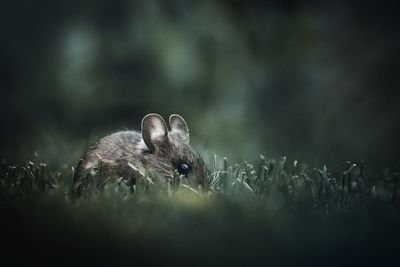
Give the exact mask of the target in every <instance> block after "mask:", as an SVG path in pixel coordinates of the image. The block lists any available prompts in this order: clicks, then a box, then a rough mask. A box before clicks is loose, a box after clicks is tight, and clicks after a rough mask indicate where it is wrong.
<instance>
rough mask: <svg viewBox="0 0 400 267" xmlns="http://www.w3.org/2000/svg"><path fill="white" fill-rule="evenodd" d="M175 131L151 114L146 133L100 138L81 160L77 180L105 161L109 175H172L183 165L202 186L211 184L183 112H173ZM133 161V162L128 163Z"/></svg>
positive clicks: (105, 172)
mask: <svg viewBox="0 0 400 267" xmlns="http://www.w3.org/2000/svg"><path fill="white" fill-rule="evenodd" d="M169 123H170V126H171V130H168V128H167V126H166V123H165V121H164V120H163V119H162V117H161V116H160V115H158V114H148V115H147V116H145V117H144V118H143V121H142V132H141V133H139V132H136V131H121V132H116V133H113V134H111V135H108V136H105V137H103V138H102V139H100V140H99V141H98V142H97V143H96V144H95V145H93V146H92V147H90V148H89V150H88V151H87V152H86V153H85V154H84V156H83V158H82V160H81V162H80V163H79V165H78V167H77V170H76V175H75V178H74V183H75V184H76V183H77V182H78V181H79V180H80V179H82V178H83V177H84V175H85V173H87V172H88V171H90V169H92V168H93V167H96V166H97V165H98V164H99V162H101V171H102V174H103V175H104V176H106V177H116V178H119V177H123V178H129V177H133V176H134V175H135V170H134V169H133V168H132V165H133V166H134V167H136V168H137V169H138V170H145V171H146V172H148V173H153V174H156V175H157V176H158V177H163V178H172V177H174V172H175V171H176V170H177V169H178V168H179V166H180V164H182V163H185V164H186V163H187V164H189V165H190V167H191V171H190V173H188V174H187V175H186V176H187V177H192V178H194V181H195V182H196V183H197V184H199V185H202V186H207V185H208V170H207V168H206V166H205V164H204V162H203V160H202V159H201V158H200V157H199V156H198V155H197V153H196V152H195V151H194V150H193V149H192V147H191V146H190V145H189V130H188V128H187V125H186V122H185V121H184V120H183V118H182V117H180V116H179V115H171V116H170V120H169ZM128 163H129V164H128ZM129 165H131V166H129Z"/></svg>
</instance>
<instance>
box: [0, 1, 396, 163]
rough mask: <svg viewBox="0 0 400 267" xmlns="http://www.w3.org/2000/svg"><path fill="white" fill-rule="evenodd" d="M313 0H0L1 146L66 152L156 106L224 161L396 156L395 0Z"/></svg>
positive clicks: (55, 159)
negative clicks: (261, 156) (178, 119)
mask: <svg viewBox="0 0 400 267" xmlns="http://www.w3.org/2000/svg"><path fill="white" fill-rule="evenodd" d="M316 2H317V1H315V2H314V1H304V2H295V1H211V0H209V1H128V0H114V1H94V0H83V1H79V2H73V1H65V0H61V1H51V0H47V1H46V0H41V1H2V3H1V4H0V5H1V8H0V10H1V11H0V13H1V16H0V29H1V31H0V32H1V42H0V55H1V61H0V70H1V72H0V73H1V78H0V87H1V93H0V101H1V102H0V125H1V134H0V135H1V136H0V137H1V138H0V147H1V150H0V157H2V158H7V159H9V160H11V161H23V160H28V159H30V158H31V157H33V153H34V152H37V153H38V154H39V156H40V157H41V158H42V159H44V160H46V161H48V162H50V163H51V164H73V163H74V162H76V160H77V159H78V158H79V156H80V154H81V153H82V152H83V150H84V149H85V147H86V146H87V145H88V144H89V143H90V142H91V141H93V140H95V139H96V138H97V137H100V136H102V135H104V134H106V133H109V132H112V131H115V130H118V129H124V128H132V129H138V127H139V126H140V121H141V119H142V117H143V116H144V115H145V114H147V113H149V112H157V113H160V114H162V115H163V116H164V117H167V116H169V114H171V113H178V114H181V115H182V116H183V117H184V118H185V119H186V120H187V122H188V124H189V126H190V128H191V133H192V141H193V143H194V145H195V146H196V147H197V148H198V149H199V150H200V151H202V152H204V153H209V154H212V153H217V154H218V155H226V156H228V157H229V158H230V159H232V160H246V159H247V160H249V159H252V158H254V157H257V156H258V154H260V153H262V154H265V155H266V156H267V157H278V156H281V155H287V156H288V157H289V158H291V159H300V160H302V161H306V162H308V163H309V164H311V165H313V166H315V165H320V164H323V163H327V164H328V165H330V166H335V165H336V166H337V165H340V164H342V163H343V162H344V161H345V160H365V161H367V162H370V165H373V166H376V167H377V168H383V167H385V166H392V168H393V166H398V165H400V164H399V161H398V160H399V156H398V155H399V151H398V148H399V147H400V138H399V136H400V130H399V129H400V127H399V121H400V117H399V116H398V114H399V111H400V107H399V104H398V97H397V90H398V77H399V76H398V70H399V66H398V65H399V63H398V62H399V51H400V49H399V42H398V41H399V38H398V28H399V27H398V26H399V25H398V24H399V23H398V11H397V9H396V8H395V4H393V3H391V2H390V1H384V2H383V1H380V2H379V1H363V2H359V3H357V4H353V3H352V2H349V1H324V2H323V3H316ZM393 2H394V1H393Z"/></svg>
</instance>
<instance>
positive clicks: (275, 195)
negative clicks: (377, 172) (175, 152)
mask: <svg viewBox="0 0 400 267" xmlns="http://www.w3.org/2000/svg"><path fill="white" fill-rule="evenodd" d="M212 165H213V166H212V168H213V172H212V178H213V180H212V187H211V189H210V191H208V192H204V191H202V190H201V188H192V187H190V186H189V185H188V184H187V183H186V182H185V179H184V177H182V176H179V175H178V174H177V175H176V176H175V177H174V179H173V180H171V181H169V182H168V183H167V184H166V186H165V184H164V185H161V184H156V183H154V182H152V178H151V177H149V176H148V175H147V174H145V173H138V175H137V176H136V177H129V178H128V179H122V178H121V179H118V180H111V179H106V177H101V167H99V168H97V169H96V170H93V172H92V173H89V174H88V177H87V179H88V180H87V181H88V182H89V181H93V184H92V185H91V186H88V185H86V186H85V187H83V189H84V190H83V192H82V194H81V195H80V196H79V197H77V196H76V195H73V194H71V192H72V191H73V186H72V176H73V171H74V170H73V168H65V169H61V170H57V171H54V170H50V169H49V168H48V167H47V166H46V164H44V163H40V162H27V163H26V164H24V165H23V166H14V165H10V164H7V163H6V162H4V161H3V162H2V164H1V176H0V192H1V209H2V210H1V212H2V214H4V215H5V216H4V219H3V220H2V224H3V225H4V226H2V228H1V229H2V231H3V235H2V236H3V239H2V242H3V245H7V246H8V249H7V250H5V251H3V253H5V254H4V255H5V256H6V257H5V258H4V259H5V260H6V261H8V260H10V261H12V262H14V263H15V262H16V263H19V262H25V260H26V261H30V262H31V261H38V262H43V261H44V262H47V263H50V262H53V263H57V262H58V263H57V264H68V265H69V264H76V263H79V264H84V263H88V264H98V265H110V264H111V265H120V264H126V263H129V262H132V263H134V262H135V263H141V262H144V263H148V264H150V263H165V264H183V263H190V265H199V266H201V265H204V264H208V265H221V264H231V265H249V264H250V265H251V264H263V263H270V264H275V265H284V264H292V263H294V262H296V264H298V265H308V264H311V263H313V264H314V263H325V261H326V257H327V256H330V257H332V260H331V262H330V263H340V262H342V261H348V262H354V263H364V264H373V263H376V262H379V263H382V264H384V263H390V262H391V261H392V260H393V259H394V255H395V254H393V253H394V252H393V250H394V249H395V248H396V244H397V240H398V239H397V238H398V232H399V230H398V229H399V228H398V227H399V225H398V222H399V196H397V195H396V194H397V192H398V191H397V186H398V174H397V173H396V174H389V173H387V175H385V176H371V175H368V174H366V173H365V170H364V167H365V166H364V164H357V165H356V164H351V163H349V164H348V169H347V170H345V171H344V172H342V173H340V172H339V173H337V174H332V173H330V172H329V171H328V169H327V167H326V166H323V167H322V168H321V169H307V168H305V167H304V165H302V164H300V163H299V162H297V161H295V162H293V163H292V162H288V161H287V159H286V158H285V157H283V158H281V159H280V160H266V159H265V157H263V156H261V157H260V158H259V159H258V160H255V161H247V162H242V163H237V164H234V165H231V166H230V165H229V162H228V160H227V159H226V158H224V159H223V160H219V159H218V158H217V157H216V156H215V157H214V159H213V163H212ZM100 166H101V163H100ZM220 166H221V167H220ZM21 242H22V243H21ZM21 251H24V253H23V256H22V257H17V260H16V259H15V258H13V255H15V254H18V253H20V252H21ZM361 251H363V252H362V254H360V253H361ZM364 253H373V254H371V255H373V256H372V257H371V256H370V260H368V261H367V260H366V258H365V257H364V256H363V255H364ZM66 255H68V256H66ZM155 255H158V256H155ZM60 259H63V260H60Z"/></svg>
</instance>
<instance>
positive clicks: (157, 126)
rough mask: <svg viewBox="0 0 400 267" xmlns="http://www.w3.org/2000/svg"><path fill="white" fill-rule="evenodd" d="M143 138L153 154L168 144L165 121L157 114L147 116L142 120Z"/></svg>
mask: <svg viewBox="0 0 400 267" xmlns="http://www.w3.org/2000/svg"><path fill="white" fill-rule="evenodd" d="M142 137H143V140H144V142H145V144H146V145H147V147H148V148H149V149H150V151H151V152H154V151H155V150H157V149H158V147H159V146H160V145H161V144H163V143H165V142H167V141H168V129H167V124H166V123H165V121H164V119H163V118H162V117H161V116H160V115H158V114H155V113H150V114H147V115H146V116H145V117H144V118H143V120H142Z"/></svg>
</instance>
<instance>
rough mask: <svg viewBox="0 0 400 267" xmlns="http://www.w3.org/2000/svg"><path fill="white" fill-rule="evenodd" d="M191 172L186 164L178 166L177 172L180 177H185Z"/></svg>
mask: <svg viewBox="0 0 400 267" xmlns="http://www.w3.org/2000/svg"><path fill="white" fill-rule="evenodd" d="M190 170H191V166H190V165H189V164H188V163H181V164H179V166H178V172H179V174H182V175H187V174H188V173H189V172H190Z"/></svg>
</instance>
